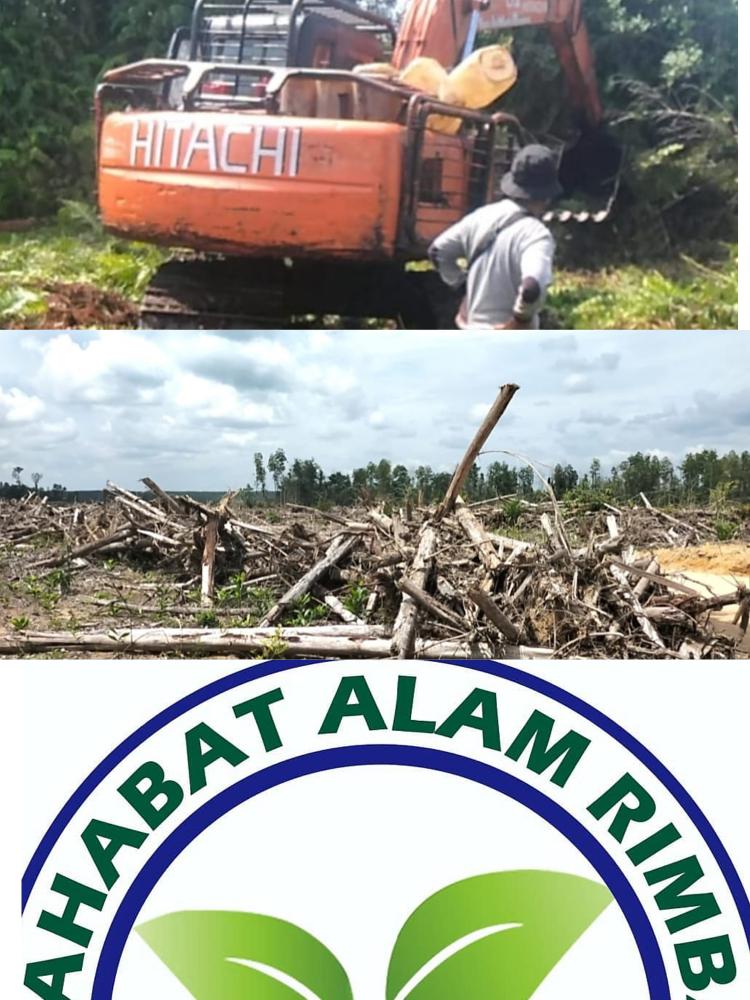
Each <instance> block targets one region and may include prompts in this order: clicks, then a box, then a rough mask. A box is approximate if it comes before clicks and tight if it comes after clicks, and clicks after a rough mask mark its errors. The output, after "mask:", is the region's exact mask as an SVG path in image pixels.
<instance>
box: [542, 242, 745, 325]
mask: <svg viewBox="0 0 750 1000" xmlns="http://www.w3.org/2000/svg"><path fill="white" fill-rule="evenodd" d="M737 300H738V273H737V247H736V246H733V247H730V248H729V256H728V258H727V259H725V260H723V261H720V262H718V263H713V264H710V265H707V264H703V263H699V262H698V261H695V260H693V259H692V258H690V257H687V256H683V257H681V258H680V259H679V260H677V261H672V262H669V264H665V265H664V266H663V267H660V268H657V267H654V266H652V267H648V268H642V267H636V266H633V265H627V266H624V267H618V268H616V269H604V270H602V271H596V272H590V271H587V272H574V271H558V272H557V275H556V277H555V284H554V286H553V288H552V290H551V291H550V295H549V299H548V312H549V315H548V317H547V323H546V325H547V326H548V327H552V328H554V327H560V328H561V329H573V330H641V329H646V330H648V329H651V330H654V329H656V330H696V329H705V330H725V329H736V328H737Z"/></svg>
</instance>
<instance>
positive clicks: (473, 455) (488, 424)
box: [435, 384, 518, 521]
mask: <svg viewBox="0 0 750 1000" xmlns="http://www.w3.org/2000/svg"><path fill="white" fill-rule="evenodd" d="M517 392H518V386H517V385H513V384H510V385H504V386H503V387H502V388H501V389H500V392H499V393H498V396H497V399H496V400H495V402H494V403H493V404H492V406H491V407H490V408H489V410H488V411H487V416H486V417H485V418H484V420H483V421H482V424H481V427H480V428H479V430H478V431H477V432H476V434H475V435H474V438H473V440H472V442H471V444H470V445H469V447H468V448H467V449H466V454H465V455H464V457H463V458H462V459H461V461H460V462H459V464H458V468H457V469H456V471H455V472H454V473H453V479H452V480H451V484H450V486H449V487H448V490H447V492H446V494H445V498H444V500H443V502H442V503H441V504H440V506H439V507H438V509H437V513H436V514H435V520H436V521H440V520H441V519H442V518H443V517H445V515H446V514H450V512H451V511H452V510H453V506H454V504H455V502H456V499H457V498H458V495H459V493H460V492H461V490H462V489H463V485H464V483H465V482H466V477H467V476H468V475H469V472H470V471H471V467H472V466H473V465H474V462H476V460H477V456H478V455H479V452H480V451H481V450H482V448H483V447H484V444H485V442H486V440H487V438H488V437H489V436H490V434H491V433H492V432H493V431H494V429H495V427H497V424H498V421H499V420H500V417H502V415H503V414H504V413H505V411H506V410H507V409H508V406H509V404H510V401H511V399H513V397H514V396H515V394H516V393H517Z"/></svg>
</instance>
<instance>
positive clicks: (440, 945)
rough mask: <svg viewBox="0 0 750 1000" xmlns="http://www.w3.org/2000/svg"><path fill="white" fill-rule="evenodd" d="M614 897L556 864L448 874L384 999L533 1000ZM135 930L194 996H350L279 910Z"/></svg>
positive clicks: (308, 999)
mask: <svg viewBox="0 0 750 1000" xmlns="http://www.w3.org/2000/svg"><path fill="white" fill-rule="evenodd" d="M611 901H612V896H611V894H610V893H609V891H608V890H607V889H606V888H605V887H604V886H602V885H600V884H599V883H597V882H592V881H590V880H589V879H585V878H580V877H578V876H576V875H566V874H562V873H559V872H546V871H513V872H497V873H494V874H490V875H477V876H475V877H474V878H468V879H464V880H463V881H461V882H456V883H454V884H453V885H449V886H447V887H446V888H445V889H441V890H440V891H439V892H436V893H435V894H434V895H433V896H430V897H429V899H427V900H425V902H424V903H422V905H421V906H419V907H418V908H417V909H416V910H415V911H414V913H412V915H411V916H410V917H409V919H408V920H407V921H406V923H405V924H404V926H403V928H402V929H401V932H400V934H399V935H398V938H397V940H396V944H395V946H394V949H393V953H392V955H391V961H390V965H389V968H388V981H387V985H386V997H385V1000H456V997H462V996H467V995H470V996H471V998H472V1000H498V998H502V1000H530V998H531V997H532V995H533V993H534V991H535V990H536V988H537V987H538V986H539V984H540V983H541V982H542V980H543V979H544V978H545V977H546V976H547V975H548V973H549V972H550V971H551V970H552V969H553V968H554V967H555V965H557V963H558V962H559V961H560V959H561V958H562V957H563V955H564V954H565V953H566V952H567V951H568V949H569V948H570V947H571V946H572V945H573V944H574V943H575V942H576V941H577V940H578V938H579V937H580V936H581V935H582V934H583V933H584V931H586V930H587V928H588V927H590V926H591V924H592V923H593V922H594V921H595V920H596V918H597V917H598V916H599V915H600V914H601V913H602V911H603V910H605V909H606V907H607V906H608V905H609V904H610V902H611ZM138 933H139V934H140V935H141V937H142V938H143V939H144V940H145V941H146V942H147V944H149V945H150V947H151V948H152V949H153V950H154V952H156V954H157V955H158V956H159V958H161V960H162V961H163V962H164V963H165V965H167V966H168V968H169V969H171V971H172V972H173V973H174V974H175V975H176V976H177V978H178V979H179V980H180V981H181V982H182V984H183V985H184V986H185V987H186V988H187V989H188V990H189V991H190V992H191V993H192V994H193V996H194V997H195V998H196V1000H217V998H221V1000H245V998H247V997H249V996H252V997H253V998H254V1000H291V998H299V997H302V998H303V1000H352V989H351V985H350V983H349V979H348V977H347V975H346V972H345V971H344V968H343V966H342V965H341V963H340V962H339V961H338V959H337V958H336V957H335V955H333V953H332V952H331V951H329V950H328V948H326V947H325V945H323V944H321V942H320V941H318V940H317V938H314V937H313V936H312V935H311V934H308V933H307V931H304V930H302V929H301V928H300V927H296V926H295V925H294V924H290V923H287V922H286V921H285V920H279V919H277V918H276V917H267V916H262V915H260V914H256V913H227V912H189V913H173V914H170V915H169V916H166V917H159V918H158V919H157V920H152V921H151V922H149V923H147V924H144V925H142V926H141V927H139V928H138ZM467 991H470V992H468V993H467Z"/></svg>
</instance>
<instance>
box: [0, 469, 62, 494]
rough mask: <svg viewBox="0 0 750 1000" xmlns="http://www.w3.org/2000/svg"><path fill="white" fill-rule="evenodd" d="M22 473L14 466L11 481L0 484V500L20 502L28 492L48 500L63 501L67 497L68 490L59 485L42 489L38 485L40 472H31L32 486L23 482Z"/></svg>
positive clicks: (54, 484) (41, 474) (41, 478)
mask: <svg viewBox="0 0 750 1000" xmlns="http://www.w3.org/2000/svg"><path fill="white" fill-rule="evenodd" d="M23 471H24V470H23V468H22V467H21V466H20V465H16V466H14V467H13V471H12V472H11V481H10V482H9V483H3V482H0V499H3V500H20V499H21V498H22V497H25V496H26V495H27V494H28V493H29V492H34V493H39V494H40V495H41V496H45V497H49V499H50V500H64V499H65V498H66V497H67V495H68V490H67V488H66V487H65V486H63V485H62V484H61V483H53V484H52V486H51V487H50V489H42V487H41V486H40V485H39V484H40V483H41V481H42V480H43V479H44V473H42V472H32V473H31V476H30V479H31V482H32V486H31V487H29V486H27V485H26V483H25V482H24V481H23Z"/></svg>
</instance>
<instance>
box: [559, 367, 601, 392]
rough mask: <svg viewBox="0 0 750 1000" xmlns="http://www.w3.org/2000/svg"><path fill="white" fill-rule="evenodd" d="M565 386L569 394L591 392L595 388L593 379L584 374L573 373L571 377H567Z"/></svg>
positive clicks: (564, 382) (564, 381)
mask: <svg viewBox="0 0 750 1000" xmlns="http://www.w3.org/2000/svg"><path fill="white" fill-rule="evenodd" d="M563 385H564V386H565V388H566V389H568V391H569V392H591V391H592V389H593V388H594V387H593V384H592V382H591V379H590V378H589V377H588V375H584V374H583V373H582V372H573V373H572V374H571V375H566V376H565V379H564V380H563Z"/></svg>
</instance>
